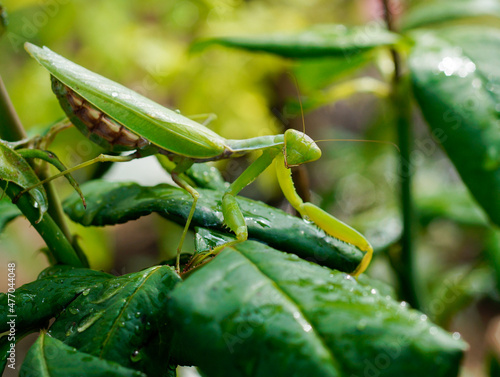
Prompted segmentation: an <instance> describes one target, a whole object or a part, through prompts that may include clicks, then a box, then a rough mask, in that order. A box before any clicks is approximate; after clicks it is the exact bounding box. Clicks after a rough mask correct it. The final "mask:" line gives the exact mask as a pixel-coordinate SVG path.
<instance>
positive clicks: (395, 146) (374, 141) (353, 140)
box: [288, 72, 401, 153]
mask: <svg viewBox="0 0 500 377" xmlns="http://www.w3.org/2000/svg"><path fill="white" fill-rule="evenodd" d="M288 74H289V75H290V76H291V77H292V79H293V82H294V84H295V90H296V92H297V99H298V100H299V106H300V116H301V118H302V132H303V133H304V134H305V133H306V122H305V118H304V107H303V105H302V98H301V96H300V90H299V82H298V80H297V77H295V75H294V74H293V73H291V72H288ZM324 141H351V142H361V143H377V144H389V145H392V146H393V147H394V148H396V149H397V150H398V152H400V153H401V150H400V149H399V147H398V146H397V145H396V144H395V143H393V142H391V141H385V140H365V139H321V140H314V142H315V143H319V142H324Z"/></svg>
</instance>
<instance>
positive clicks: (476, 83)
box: [472, 79, 483, 89]
mask: <svg viewBox="0 0 500 377" xmlns="http://www.w3.org/2000/svg"><path fill="white" fill-rule="evenodd" d="M482 86H483V83H482V82H481V80H480V79H474V80H472V87H473V88H474V89H480V88H481V87H482Z"/></svg>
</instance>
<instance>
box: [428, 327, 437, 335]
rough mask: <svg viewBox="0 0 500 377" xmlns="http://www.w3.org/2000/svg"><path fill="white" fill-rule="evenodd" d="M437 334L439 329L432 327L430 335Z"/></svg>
mask: <svg viewBox="0 0 500 377" xmlns="http://www.w3.org/2000/svg"><path fill="white" fill-rule="evenodd" d="M437 333H438V329H437V327H435V326H432V327H431V328H430V329H429V334H431V335H436V334H437Z"/></svg>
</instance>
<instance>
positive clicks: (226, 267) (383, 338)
mask: <svg viewBox="0 0 500 377" xmlns="http://www.w3.org/2000/svg"><path fill="white" fill-rule="evenodd" d="M168 299H169V301H170V302H171V304H170V305H169V311H168V316H169V318H170V321H172V323H173V325H175V326H176V329H177V330H178V337H177V342H178V346H177V347H176V348H175V352H176V355H177V358H178V359H179V362H181V363H187V364H191V363H192V364H194V365H197V366H199V367H200V368H201V369H202V370H203V371H204V372H205V373H206V375H207V376H218V377H221V376H231V377H238V376H260V377H265V376H273V377H279V376H292V375H293V376H360V375H371V374H372V375H376V373H381V374H380V375H384V376H402V375H404V376H408V377H410V376H422V375H429V376H433V377H440V376H456V375H457V373H458V368H459V362H460V359H461V357H462V355H463V351H464V349H465V348H466V344H465V343H463V342H462V341H460V340H457V339H454V338H453V337H452V336H451V335H450V334H448V333H446V332H445V331H444V330H442V329H440V328H438V327H437V326H435V325H433V324H432V323H430V322H429V321H428V320H427V319H426V317H425V316H424V315H423V314H422V313H420V312H418V311H415V310H411V309H409V308H407V307H406V305H401V304H400V303H398V302H396V301H394V300H392V299H391V298H390V297H388V296H385V295H381V294H380V293H378V291H377V290H376V289H374V288H372V287H371V286H370V285H369V284H367V283H360V282H357V281H356V280H355V279H353V278H351V277H350V276H348V275H346V274H344V273H341V272H338V271H333V270H330V269H328V268H325V267H320V266H318V265H316V264H313V263H309V262H307V261H303V260H300V259H299V258H297V257H296V256H294V255H287V254H284V253H282V252H278V251H277V250H273V249H271V248H270V247H267V246H264V245H262V244H260V243H257V242H252V241H249V242H245V243H242V244H238V245H236V246H235V247H228V248H226V249H224V250H223V251H222V252H221V253H220V254H219V255H218V256H217V257H216V258H215V259H214V260H212V261H211V262H210V263H208V264H207V265H205V266H203V267H201V268H200V269H199V270H197V271H194V272H193V273H192V274H191V275H190V276H189V277H188V278H187V279H186V280H185V281H184V282H183V283H182V284H181V285H179V286H178V287H177V288H176V289H175V290H173V291H172V292H170V293H169V295H168ZM374 373H375V374H374Z"/></svg>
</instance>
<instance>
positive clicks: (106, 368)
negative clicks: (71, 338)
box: [19, 332, 146, 377]
mask: <svg viewBox="0 0 500 377" xmlns="http://www.w3.org/2000/svg"><path fill="white" fill-rule="evenodd" d="M19 375H20V376H22V377H59V376H60V377H67V376H75V375H78V376H81V377H91V376H92V377H113V376H116V377H146V375H145V374H143V373H141V372H138V371H136V370H133V369H128V368H125V367H123V366H122V365H120V364H118V363H115V362H111V361H107V360H103V359H100V358H98V357H95V356H92V355H89V354H87V353H83V352H78V351H77V350H76V349H75V348H72V347H69V346H67V345H65V344H64V343H63V342H61V341H60V340H57V339H54V338H52V337H51V336H49V335H47V334H45V333H44V332H42V333H40V336H39V337H38V339H37V341H36V342H35V344H33V346H32V347H31V348H30V350H29V352H28V354H27V355H26V359H25V361H24V363H23V365H22V367H21V371H20V374H19Z"/></svg>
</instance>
